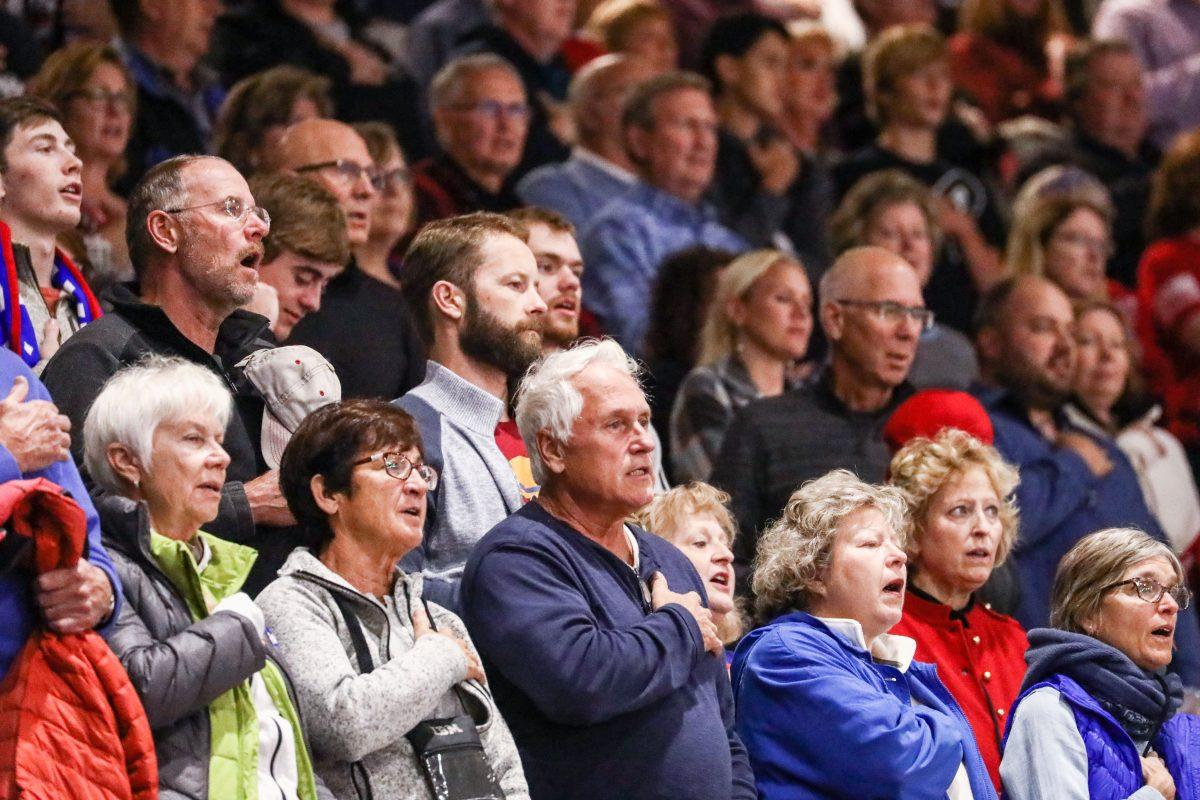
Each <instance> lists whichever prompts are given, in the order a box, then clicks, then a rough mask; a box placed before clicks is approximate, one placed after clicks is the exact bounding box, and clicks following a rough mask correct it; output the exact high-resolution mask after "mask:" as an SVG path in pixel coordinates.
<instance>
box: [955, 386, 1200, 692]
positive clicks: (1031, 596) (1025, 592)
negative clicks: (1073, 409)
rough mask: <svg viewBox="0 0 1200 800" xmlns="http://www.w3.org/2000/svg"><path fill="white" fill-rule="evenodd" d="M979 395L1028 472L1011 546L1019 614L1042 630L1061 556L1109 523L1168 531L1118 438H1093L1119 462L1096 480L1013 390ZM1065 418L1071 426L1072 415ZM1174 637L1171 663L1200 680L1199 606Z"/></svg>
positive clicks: (999, 441) (1193, 681)
mask: <svg viewBox="0 0 1200 800" xmlns="http://www.w3.org/2000/svg"><path fill="white" fill-rule="evenodd" d="M976 394H977V396H978V397H979V399H980V401H981V402H982V403H983V404H984V406H985V407H986V408H987V411H988V415H989V416H990V417H991V418H992V426H993V427H994V428H995V430H996V440H995V444H996V449H997V450H999V451H1000V454H1001V455H1002V456H1004V458H1005V460H1006V461H1008V462H1009V463H1011V464H1013V465H1015V466H1016V467H1017V468H1018V470H1019V471H1020V474H1021V482H1020V484H1019V485H1018V486H1017V507H1018V508H1019V509H1020V511H1021V530H1020V532H1019V534H1018V535H1017V541H1016V544H1015V546H1014V547H1013V552H1012V559H1013V563H1014V569H1013V570H1012V572H1013V574H1014V575H1016V577H1017V580H1018V582H1019V583H1020V587H1021V601H1020V605H1019V606H1018V607H1017V609H1016V611H1015V613H1014V614H1013V616H1015V617H1016V618H1017V621H1018V622H1020V623H1021V625H1022V626H1023V627H1024V628H1025V629H1026V630H1030V629H1032V628H1042V627H1045V626H1046V625H1047V624H1048V623H1049V621H1050V594H1051V589H1052V588H1053V585H1054V571H1055V569H1057V568H1058V562H1059V561H1060V560H1061V559H1062V557H1063V556H1064V555H1065V554H1066V552H1067V551H1068V550H1070V549H1071V547H1072V546H1074V545H1075V543H1076V542H1078V541H1079V540H1080V539H1082V538H1083V537H1084V536H1087V535H1088V534H1089V533H1094V532H1095V531H1098V530H1101V529H1102V528H1111V527H1133V528H1138V529H1139V530H1143V531H1145V532H1146V533H1148V534H1150V535H1151V536H1153V537H1154V538H1155V539H1158V540H1159V541H1161V542H1166V537H1165V536H1164V535H1163V532H1162V528H1160V527H1159V524H1158V520H1156V519H1155V518H1154V514H1153V513H1152V512H1151V511H1150V509H1149V508H1148V507H1147V506H1146V500H1145V498H1144V497H1143V496H1142V489H1141V486H1139V485H1138V480H1137V474H1136V473H1135V472H1134V471H1133V465H1132V464H1130V463H1129V459H1128V458H1126V457H1125V454H1124V453H1122V452H1121V450H1120V448H1118V447H1117V444H1116V441H1114V440H1113V439H1111V438H1108V439H1100V438H1096V437H1094V436H1093V437H1092V438H1093V440H1094V441H1095V442H1096V443H1097V444H1099V445H1100V446H1101V447H1103V448H1104V450H1105V452H1106V454H1107V455H1108V458H1109V460H1110V461H1111V462H1112V464H1113V469H1112V472H1110V473H1109V474H1108V475H1106V476H1104V477H1103V478H1097V477H1096V476H1095V475H1093V474H1092V472H1091V470H1089V469H1088V467H1087V464H1086V463H1084V461H1083V459H1082V458H1081V457H1080V456H1079V455H1077V454H1076V453H1075V451H1073V450H1071V449H1070V448H1067V447H1057V446H1055V445H1054V444H1053V443H1052V442H1050V441H1048V440H1047V439H1046V438H1045V437H1044V436H1042V434H1041V433H1040V432H1039V431H1038V430H1037V429H1036V428H1034V427H1033V424H1032V423H1031V422H1030V421H1029V413H1028V411H1026V410H1025V409H1024V408H1023V407H1022V406H1021V405H1020V404H1019V403H1018V402H1017V400H1016V398H1014V397H1013V396H1012V395H1011V394H1009V393H1008V392H1005V391H995V390H978V391H976ZM1059 424H1060V426H1062V427H1064V428H1070V425H1069V424H1068V423H1067V421H1066V419H1065V417H1060V420H1059ZM1071 429H1072V430H1076V431H1079V432H1080V433H1086V434H1087V435H1089V436H1091V435H1092V434H1091V433H1090V432H1087V431H1082V430H1080V429H1078V428H1071ZM1175 640H1176V642H1177V644H1178V646H1179V653H1178V655H1177V657H1176V662H1175V663H1174V664H1173V665H1172V668H1173V669H1174V670H1176V671H1177V672H1178V673H1179V675H1180V677H1182V678H1183V680H1184V683H1186V684H1188V685H1189V686H1200V621H1198V620H1197V618H1196V613H1195V612H1194V611H1192V610H1185V611H1182V612H1180V614H1179V625H1178V628H1177V630H1176V632H1175Z"/></svg>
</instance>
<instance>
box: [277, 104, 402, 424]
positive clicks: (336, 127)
mask: <svg viewBox="0 0 1200 800" xmlns="http://www.w3.org/2000/svg"><path fill="white" fill-rule="evenodd" d="M271 167H272V168H273V170H274V171H275V172H282V173H290V174H294V175H301V176H304V177H306V178H311V179H312V180H315V181H317V182H318V183H320V184H321V185H322V186H324V187H325V188H326V189H328V190H329V192H330V193H332V194H333V195H334V197H336V198H337V200H338V204H339V205H340V206H341V207H342V211H343V213H344V214H345V217H346V238H347V240H348V241H349V244H350V252H351V257H350V262H349V264H347V265H346V268H345V270H344V271H342V273H341V274H340V275H338V276H337V277H336V278H334V279H333V280H331V281H330V282H329V284H328V286H327V287H326V288H325V291H324V294H323V295H322V296H321V300H320V310H316V311H313V312H311V313H309V314H307V315H306V316H305V317H304V318H303V319H301V320H299V321H298V322H297V323H296V325H295V327H294V328H292V330H291V333H290V335H289V336H288V340H287V342H288V344H303V345H308V346H309V347H311V348H313V349H314V350H316V351H317V352H319V353H320V354H321V355H323V356H325V358H327V359H329V362H330V363H331V364H333V368H334V369H335V370H336V371H337V374H338V378H339V379H340V380H341V383H342V396H343V397H347V398H350V397H377V398H381V399H384V400H392V399H393V398H396V397H399V396H400V395H402V394H404V393H405V392H407V391H408V390H409V389H411V388H413V387H414V386H416V385H417V384H419V383H420V382H421V381H422V380H423V379H424V377H425V349H424V347H423V346H422V344H421V340H420V337H419V336H418V335H417V333H416V330H415V328H414V327H413V324H412V320H411V316H410V315H409V313H408V309H407V307H406V306H405V305H404V298H403V296H402V295H401V294H400V281H399V280H398V279H397V277H396V276H395V275H394V274H393V273H392V272H391V271H390V270H389V269H388V268H387V264H386V262H383V263H379V264H378V265H377V266H376V265H374V262H372V261H369V260H360V259H359V258H357V257H355V252H356V251H358V250H360V249H361V248H363V247H365V246H366V244H367V240H368V239H369V238H370V235H371V218H372V215H373V214H374V213H375V207H376V205H377V203H378V200H379V197H380V192H381V191H382V190H383V189H384V188H386V184H387V182H388V181H389V180H393V179H394V178H393V177H392V176H390V175H389V173H387V172H385V171H383V170H381V169H379V167H378V165H377V164H376V163H375V161H374V160H373V159H372V158H371V154H370V151H369V150H368V149H367V143H366V142H365V141H364V140H363V138H362V136H360V135H359V134H358V132H357V131H355V130H354V128H352V127H350V126H349V125H346V124H345V123H343V122H338V121H337V120H332V119H314V120H306V121H304V122H298V123H296V124H295V125H292V126H291V127H290V128H288V129H287V131H285V132H284V135H283V139H282V140H281V141H280V143H279V148H278V150H277V151H276V153H275V157H274V159H273V161H272V163H271Z"/></svg>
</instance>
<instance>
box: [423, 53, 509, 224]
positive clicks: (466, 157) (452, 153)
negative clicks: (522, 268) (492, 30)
mask: <svg viewBox="0 0 1200 800" xmlns="http://www.w3.org/2000/svg"><path fill="white" fill-rule="evenodd" d="M429 111H430V114H431V115H432V116H433V129H434V135H435V137H436V139H437V144H438V150H439V153H438V154H437V155H435V156H432V157H430V158H427V159H425V160H424V161H419V162H417V163H416V164H414V165H413V168H412V176H413V196H414V199H415V200H416V204H417V225H416V227H417V229H420V227H421V226H423V225H424V224H425V223H426V222H429V221H431V220H435V219H445V218H446V217H454V216H458V215H459V214H468V213H470V212H472V211H492V212H502V211H508V210H509V209H513V208H516V207H517V206H519V205H520V204H521V201H520V200H519V199H518V198H517V195H516V193H515V192H514V191H513V186H512V181H511V180H510V178H511V176H512V173H513V170H515V169H516V168H517V164H519V163H520V162H521V154H522V153H523V152H524V150H525V137H526V135H527V134H528V133H529V115H530V113H531V109H530V106H529V98H528V97H527V96H526V94H525V88H524V87H523V86H522V85H521V76H520V75H519V74H517V71H516V70H515V69H514V68H513V66H512V64H510V63H508V62H507V61H505V60H504V59H503V58H501V57H500V56H497V55H493V54H491V53H480V54H478V55H473V56H464V57H462V58H458V59H455V60H454V61H451V62H450V63H449V64H447V65H446V66H444V67H442V69H441V71H440V72H438V74H437V75H435V76H434V78H433V83H432V84H431V85H430V87H429Z"/></svg>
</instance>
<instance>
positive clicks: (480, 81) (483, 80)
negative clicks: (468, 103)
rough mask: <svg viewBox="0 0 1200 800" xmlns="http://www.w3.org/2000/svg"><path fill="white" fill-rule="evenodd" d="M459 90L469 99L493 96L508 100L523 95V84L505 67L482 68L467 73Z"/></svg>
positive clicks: (519, 97)
mask: <svg viewBox="0 0 1200 800" xmlns="http://www.w3.org/2000/svg"><path fill="white" fill-rule="evenodd" d="M460 91H461V93H462V95H463V97H465V98H467V99H471V100H480V99H489V98H495V99H498V100H508V99H510V98H517V99H521V98H524V97H525V86H524V85H523V84H522V83H521V81H520V79H518V78H517V76H516V75H513V74H512V73H511V72H509V71H508V70H506V69H498V68H497V69H484V70H480V71H478V72H472V73H470V74H468V75H467V76H466V77H465V78H464V79H463V82H462V85H461V88H460Z"/></svg>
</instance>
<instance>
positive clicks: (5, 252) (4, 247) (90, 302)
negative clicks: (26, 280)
mask: <svg viewBox="0 0 1200 800" xmlns="http://www.w3.org/2000/svg"><path fill="white" fill-rule="evenodd" d="M50 285H51V286H53V287H54V288H55V289H58V290H60V291H62V292H63V293H64V294H66V295H68V296H69V298H70V300H69V302H71V303H73V304H74V310H75V316H76V318H77V319H78V320H79V324H80V326H83V325H87V324H88V323H89V322H94V321H95V320H97V319H99V318H100V317H101V316H103V315H104V312H103V311H102V310H101V309H100V303H99V301H97V300H96V296H95V295H94V294H92V290H91V287H89V286H88V285H87V281H86V280H84V278H83V273H82V272H80V271H79V267H77V266H75V262H73V261H72V260H71V259H70V258H69V257H68V256H67V254H66V253H64V252H63V251H62V250H56V251H55V253H54V272H53V273H52V274H51V275H50ZM0 342H2V344H3V346H4V347H7V348H9V349H10V350H12V351H13V352H14V353H16V354H17V355H19V356H20V357H21V359H22V360H23V361H24V362H25V363H26V364H28V365H29V366H31V367H33V366H37V363H38V362H39V361H41V360H42V354H41V351H40V350H39V348H38V342H37V331H35V330H34V329H33V322H31V321H30V319H29V311H28V310H27V309H26V308H25V306H23V305H22V304H21V286H20V283H19V279H18V277H17V260H16V258H15V256H14V255H13V243H12V231H10V230H9V228H8V226H7V225H5V224H4V223H3V222H0Z"/></svg>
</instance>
